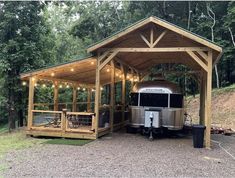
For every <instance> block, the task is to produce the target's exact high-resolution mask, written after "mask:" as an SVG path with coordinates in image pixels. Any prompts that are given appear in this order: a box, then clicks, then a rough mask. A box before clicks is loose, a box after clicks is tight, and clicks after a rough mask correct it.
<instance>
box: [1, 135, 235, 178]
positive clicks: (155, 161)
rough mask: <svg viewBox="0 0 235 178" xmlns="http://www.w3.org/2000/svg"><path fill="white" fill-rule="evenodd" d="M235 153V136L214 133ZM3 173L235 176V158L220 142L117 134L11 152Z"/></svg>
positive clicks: (99, 175)
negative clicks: (203, 144) (196, 144)
mask: <svg viewBox="0 0 235 178" xmlns="http://www.w3.org/2000/svg"><path fill="white" fill-rule="evenodd" d="M213 139H214V140H217V141H222V142H223V144H222V145H223V146H224V147H225V148H226V149H227V150H229V151H230V152H231V153H232V154H233V155H235V137H233V136H230V137H229V136H222V135H214V136H213ZM3 163H5V164H6V165H7V167H8V169H7V170H5V172H4V177H153V176H159V177H160V176H161V177H162V176H171V177H172V176H174V177H175V176H184V177H185V176H187V177H195V176H197V177H205V176H207V177H212V176H216V177H220V176H223V177H232V176H234V175H235V161H234V160H233V159H232V158H231V157H230V156H229V155H227V154H226V153H225V152H224V151H223V150H222V149H221V148H220V147H219V146H218V144H217V143H213V149H212V150H207V149H195V148H193V147H192V139H191V138H180V139H179V138H177V139H173V138H171V139H170V138H164V139H156V140H154V141H152V142H150V141H149V140H148V139H146V138H145V137H143V136H141V135H134V134H126V133H114V134H112V136H106V137H102V138H100V139H98V140H96V141H93V142H91V143H88V144H86V145H84V146H69V145H43V144H42V145H39V146H35V147H32V148H28V149H24V150H18V151H14V152H10V153H8V154H7V155H6V158H5V159H4V160H3Z"/></svg>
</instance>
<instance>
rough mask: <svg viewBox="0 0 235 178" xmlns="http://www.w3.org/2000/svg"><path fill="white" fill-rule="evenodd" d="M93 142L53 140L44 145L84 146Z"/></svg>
mask: <svg viewBox="0 0 235 178" xmlns="http://www.w3.org/2000/svg"><path fill="white" fill-rule="evenodd" d="M92 141H93V140H77V139H63V138H61V139H51V140H47V141H45V142H44V144H55V145H75V146H83V145H85V144H87V143H90V142H92Z"/></svg>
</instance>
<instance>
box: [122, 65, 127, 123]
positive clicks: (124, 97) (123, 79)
mask: <svg viewBox="0 0 235 178" xmlns="http://www.w3.org/2000/svg"><path fill="white" fill-rule="evenodd" d="M121 67H122V73H123V78H122V123H123V122H124V121H125V106H126V70H125V69H124V67H123V66H121Z"/></svg>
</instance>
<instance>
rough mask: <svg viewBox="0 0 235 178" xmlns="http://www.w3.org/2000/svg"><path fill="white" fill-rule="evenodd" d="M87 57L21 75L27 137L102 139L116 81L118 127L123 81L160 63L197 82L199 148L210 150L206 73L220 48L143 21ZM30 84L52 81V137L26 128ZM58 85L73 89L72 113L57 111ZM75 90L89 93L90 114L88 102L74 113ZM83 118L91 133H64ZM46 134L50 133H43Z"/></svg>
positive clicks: (112, 108) (166, 26)
mask: <svg viewBox="0 0 235 178" xmlns="http://www.w3.org/2000/svg"><path fill="white" fill-rule="evenodd" d="M87 52H88V53H90V54H91V56H90V57H87V58H85V59H83V60H77V61H74V62H70V63H67V64H63V65H59V66H54V67H50V68H46V69H42V70H38V71H33V72H30V73H25V74H22V75H21V78H22V80H27V79H29V109H28V134H31V135H51V136H61V137H77V138H91V139H96V138H97V137H99V136H101V135H103V134H106V133H108V132H112V131H113V128H114V124H113V123H114V112H115V98H114V87H115V81H121V82H122V99H121V104H122V105H121V112H122V114H121V115H120V117H122V119H121V120H120V123H118V126H123V125H124V123H125V118H124V109H125V105H126V103H125V94H126V91H125V90H126V80H130V81H131V83H132V85H133V83H134V82H137V81H139V80H141V79H143V78H144V77H145V76H146V75H148V74H149V70H150V69H151V68H152V67H154V66H156V65H158V64H162V63H168V64H171V63H176V64H183V65H185V66H188V67H189V68H190V69H191V70H192V71H190V72H192V73H194V74H195V76H196V77H197V79H198V82H199V84H200V123H201V124H204V125H205V126H206V131H205V146H206V147H210V129H211V89H212V68H213V66H214V65H215V64H216V62H218V60H219V59H220V57H221V55H222V48H221V47H219V46H218V45H216V44H214V43H212V42H210V41H208V40H206V39H204V38H202V37H200V36H198V35H196V34H193V33H191V32H189V31H186V30H184V29H182V28H180V27H178V26H175V25H173V24H171V23H169V22H166V21H164V20H162V19H159V18H156V17H149V18H146V19H143V20H141V21H139V22H137V23H135V24H133V25H131V26H129V27H127V28H125V29H123V30H122V31H120V32H118V33H116V34H114V35H113V36H111V37H108V38H106V39H104V40H103V41H101V42H99V43H96V44H94V45H92V46H90V47H89V48H88V49H87ZM36 80H50V81H53V82H54V111H51V112H52V113H54V112H55V113H58V114H60V115H61V118H62V119H61V128H60V130H59V131H56V132H55V131H54V130H53V131H52V130H49V128H46V129H45V128H44V129H43V130H37V129H36V130H35V128H34V127H33V126H32V122H33V113H34V112H40V111H35V110H34V107H33V106H34V105H33V96H34V85H35V82H36ZM59 82H67V83H70V84H71V85H72V86H73V88H74V89H73V109H72V111H73V112H66V111H64V112H63V111H58V99H57V98H58V83H59ZM107 84H109V86H110V103H109V119H110V120H109V122H108V125H106V126H105V127H102V128H100V126H99V119H100V118H101V115H100V107H101V101H100V100H101V97H100V95H101V89H102V86H103V85H107ZM78 85H86V87H87V88H88V91H90V92H91V91H92V90H93V91H95V102H94V104H95V107H94V111H93V112H92V111H91V109H90V105H91V104H90V99H88V105H87V106H88V107H87V108H88V109H87V112H86V113H84V112H76V92H77V90H76V87H77V86H78ZM94 89H95V90H94ZM90 95H91V94H89V96H90ZM43 112H44V111H43ZM45 112H46V111H45ZM86 114H88V115H90V116H92V123H91V128H89V129H88V130H85V131H84V130H79V129H78V130H76V129H68V128H67V127H68V125H69V122H70V121H71V118H73V116H74V117H75V116H76V115H86ZM68 116H69V117H68ZM66 118H67V119H66ZM69 118H70V120H69ZM53 129H54V128H53ZM49 131H51V132H50V133H49ZM55 133H56V134H55Z"/></svg>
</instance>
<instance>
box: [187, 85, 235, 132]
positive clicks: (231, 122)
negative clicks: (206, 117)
mask: <svg viewBox="0 0 235 178" xmlns="http://www.w3.org/2000/svg"><path fill="white" fill-rule="evenodd" d="M186 103H187V113H188V114H189V115H191V116H192V118H193V122H194V123H198V122H199V120H198V118H199V105H200V101H199V95H196V97H195V98H193V97H191V96H190V97H188V98H187V102H186ZM212 124H213V125H216V126H219V127H224V128H232V129H233V130H235V85H231V86H229V87H226V88H221V89H215V90H213V92H212Z"/></svg>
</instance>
